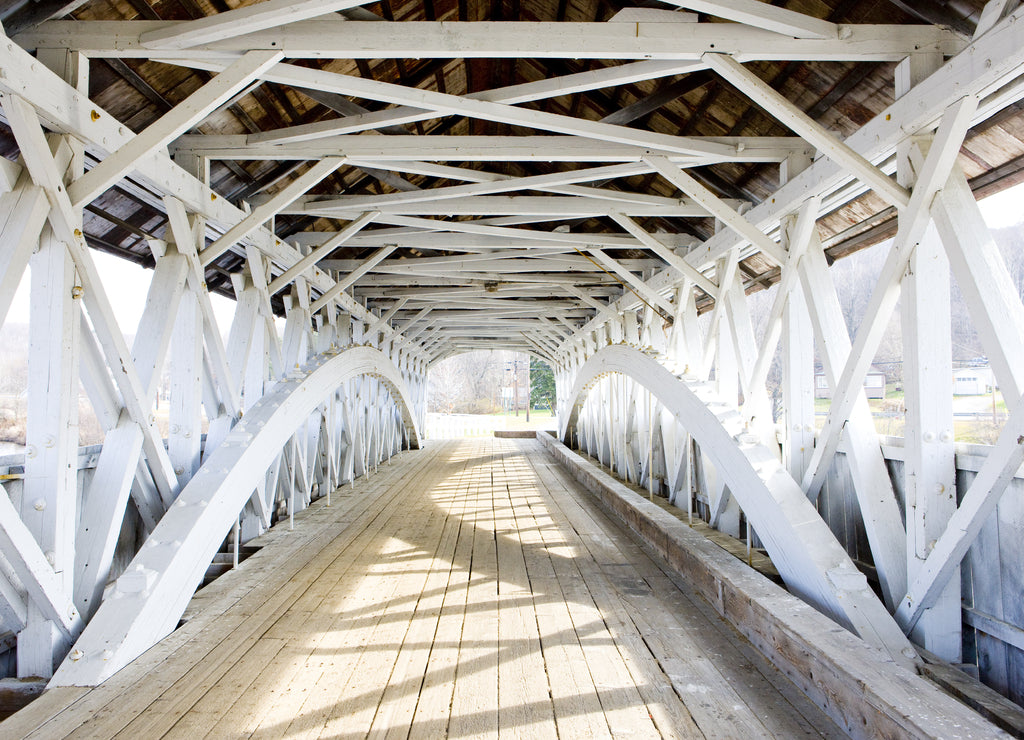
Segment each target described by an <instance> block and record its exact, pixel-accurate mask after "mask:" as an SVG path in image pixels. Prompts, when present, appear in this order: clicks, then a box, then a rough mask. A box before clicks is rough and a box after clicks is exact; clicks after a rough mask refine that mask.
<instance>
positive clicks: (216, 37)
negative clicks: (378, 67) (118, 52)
mask: <svg viewBox="0 0 1024 740" xmlns="http://www.w3.org/2000/svg"><path fill="white" fill-rule="evenodd" d="M368 2H369V0H262V2H257V3H254V4H253V5H247V6H244V7H241V8H233V9H231V10H226V11H224V12H222V13H217V14H215V15H208V16H206V17H205V18H195V19H193V20H188V21H179V22H177V23H174V24H173V25H169V26H165V27H163V28H160V29H155V30H152V31H148V32H146V33H142V34H140V35H139V42H140V43H141V44H142V45H143V46H145V47H147V48H149V49H188V48H190V47H193V46H199V45H201V44H206V43H209V42H211V41H220V40H224V39H227V38H233V37H236V36H244V35H245V34H249V33H253V32H255V31H262V30H264V29H270V28H277V27H279V26H283V25H286V24H288V23H295V22H297V21H304V20H306V19H308V18H315V17H317V16H320V15H326V14H327V13H335V12H337V11H339V10H347V9H349V8H355V7H359V6H360V5H366V4H367V3H368Z"/></svg>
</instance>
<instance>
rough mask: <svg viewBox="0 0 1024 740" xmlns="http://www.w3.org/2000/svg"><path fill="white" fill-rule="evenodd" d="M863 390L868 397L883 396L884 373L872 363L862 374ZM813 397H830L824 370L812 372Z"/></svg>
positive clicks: (830, 391) (830, 392)
mask: <svg viewBox="0 0 1024 740" xmlns="http://www.w3.org/2000/svg"><path fill="white" fill-rule="evenodd" d="M864 392H865V393H866V394H867V397H868V398H885V373H884V372H882V371H881V370H879V369H878V368H877V367H875V366H874V365H872V366H871V367H870V368H869V369H868V374H867V375H866V376H864ZM814 397H815V398H832V389H831V388H830V387H829V385H828V379H827V378H826V377H825V371H824V370H819V371H818V372H816V373H815V374H814Z"/></svg>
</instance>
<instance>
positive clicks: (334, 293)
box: [309, 245, 396, 314]
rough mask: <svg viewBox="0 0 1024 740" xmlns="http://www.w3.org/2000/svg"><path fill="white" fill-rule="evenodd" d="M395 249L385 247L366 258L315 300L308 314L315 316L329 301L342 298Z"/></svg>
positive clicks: (393, 247)
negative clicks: (346, 291) (347, 290)
mask: <svg viewBox="0 0 1024 740" xmlns="http://www.w3.org/2000/svg"><path fill="white" fill-rule="evenodd" d="M395 249H396V247H395V246H394V245H387V246H384V247H381V248H380V249H378V250H377V251H376V252H374V253H373V254H372V255H370V256H369V257H367V258H366V261H365V262H364V263H363V264H362V265H361V266H360V267H359V268H357V269H355V270H353V271H352V272H350V273H349V274H348V275H346V276H345V277H343V278H341V279H340V280H338V281H337V282H336V283H335V284H334V285H333V286H331V288H330V289H329V290H327V291H325V292H324V293H323V294H322V295H321V296H320V298H318V299H317V300H315V301H314V302H313V303H312V304H311V305H310V307H309V312H310V313H311V314H315V313H317V312H318V311H320V310H321V309H322V308H323V307H324V306H326V305H328V304H330V302H331V301H333V300H336V299H338V298H340V297H341V296H342V294H343V293H344V291H345V290H346V289H347V288H349V287H350V286H352V285H355V283H356V281H357V280H359V278H361V277H363V275H365V274H366V273H368V272H369V271H370V270H372V269H373V268H374V266H375V265H377V264H378V263H379V262H381V261H382V260H383V259H384V258H385V257H387V256H388V255H389V254H391V253H392V252H394V251H395ZM364 313H365V312H364Z"/></svg>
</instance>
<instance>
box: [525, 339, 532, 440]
mask: <svg viewBox="0 0 1024 740" xmlns="http://www.w3.org/2000/svg"><path fill="white" fill-rule="evenodd" d="M530 390H531V388H530V356H529V355H527V356H526V423H527V424H529V423H530V401H531V400H532V399H531V398H530Z"/></svg>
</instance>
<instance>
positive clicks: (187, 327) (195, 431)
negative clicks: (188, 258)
mask: <svg viewBox="0 0 1024 740" xmlns="http://www.w3.org/2000/svg"><path fill="white" fill-rule="evenodd" d="M170 359H171V362H170V374H171V402H170V412H169V419H168V421H169V434H168V438H167V454H168V456H169V457H170V458H171V464H172V465H173V466H174V474H175V475H176V476H177V477H178V483H179V484H180V485H181V486H182V487H184V486H185V484H186V483H188V482H189V481H190V480H192V476H193V475H195V474H196V471H197V470H199V454H200V442H201V436H202V427H201V423H202V421H201V410H200V405H201V401H202V372H203V317H202V314H201V313H200V310H199V301H198V299H197V298H196V296H195V294H194V293H192V292H191V291H186V292H185V294H184V295H182V297H181V302H180V303H179V305H178V314H177V316H176V317H175V319H174V333H173V334H172V336H171V358H170Z"/></svg>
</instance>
